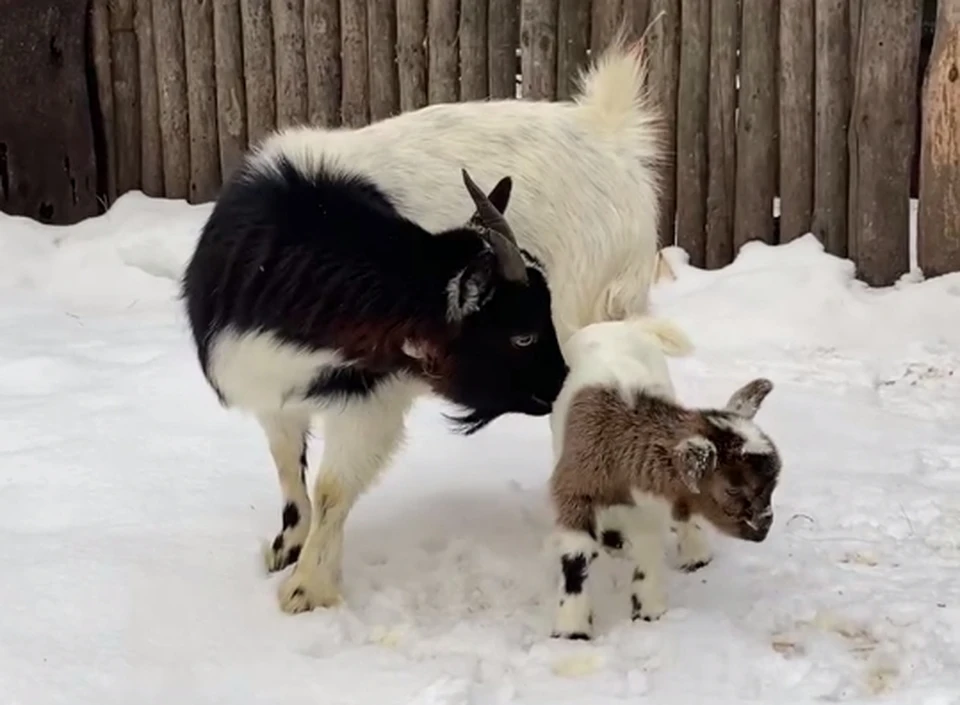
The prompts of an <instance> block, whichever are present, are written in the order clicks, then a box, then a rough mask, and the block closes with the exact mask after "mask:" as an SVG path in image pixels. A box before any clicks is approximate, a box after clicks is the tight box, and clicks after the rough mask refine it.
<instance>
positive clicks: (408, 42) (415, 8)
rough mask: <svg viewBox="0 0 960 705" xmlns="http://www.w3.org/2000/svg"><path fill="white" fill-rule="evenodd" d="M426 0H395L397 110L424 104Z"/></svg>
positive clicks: (413, 108) (405, 109) (425, 84)
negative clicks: (398, 99) (397, 68)
mask: <svg viewBox="0 0 960 705" xmlns="http://www.w3.org/2000/svg"><path fill="white" fill-rule="evenodd" d="M426 43H427V0H397V64H398V67H399V73H400V75H399V83H400V110H402V111H407V110H416V109H417V108H422V107H423V106H424V105H426V104H427V49H426Z"/></svg>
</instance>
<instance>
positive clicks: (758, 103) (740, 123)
mask: <svg viewBox="0 0 960 705" xmlns="http://www.w3.org/2000/svg"><path fill="white" fill-rule="evenodd" d="M787 1H789V0H787ZM741 7H742V13H743V14H742V24H741V30H740V101H739V110H740V116H739V119H738V120H737V187H736V188H737V199H736V208H735V211H734V222H733V244H734V247H735V248H736V249H738V250H739V248H740V247H741V246H742V245H743V244H744V243H745V242H747V241H749V240H761V241H763V242H767V243H770V244H775V243H776V233H775V231H774V229H773V199H774V197H775V196H776V193H777V191H776V189H777V166H778V163H779V160H778V158H777V157H778V152H777V127H778V122H779V119H778V114H777V75H778V74H777V53H778V52H777V36H778V34H779V24H780V12H779V0H741Z"/></svg>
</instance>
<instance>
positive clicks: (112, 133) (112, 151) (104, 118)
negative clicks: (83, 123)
mask: <svg viewBox="0 0 960 705" xmlns="http://www.w3.org/2000/svg"><path fill="white" fill-rule="evenodd" d="M108 2H109V0H93V2H92V6H91V9H90V34H91V40H92V41H91V43H92V45H93V47H92V49H93V66H94V71H95V72H96V74H97V98H98V102H99V104H100V120H101V125H102V127H103V141H104V150H105V152H106V155H105V156H106V164H105V165H104V166H103V170H104V173H105V176H106V184H105V188H106V198H107V205H109V204H111V203H113V202H114V201H115V200H117V135H116V124H117V122H116V117H115V113H116V109H115V107H114V103H113V58H112V57H111V55H110V7H109V5H108Z"/></svg>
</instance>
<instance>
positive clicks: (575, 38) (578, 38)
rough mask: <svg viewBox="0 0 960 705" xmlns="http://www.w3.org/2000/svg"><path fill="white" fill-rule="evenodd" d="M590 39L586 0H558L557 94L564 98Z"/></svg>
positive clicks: (570, 90) (573, 83) (572, 86)
mask: <svg viewBox="0 0 960 705" xmlns="http://www.w3.org/2000/svg"><path fill="white" fill-rule="evenodd" d="M589 43H590V0H561V1H560V7H559V12H558V15H557V98H559V99H560V100H567V99H569V98H570V96H572V95H573V94H574V92H575V90H576V79H577V75H578V74H579V72H580V70H581V69H582V68H584V67H585V66H586V65H587V46H588V45H589Z"/></svg>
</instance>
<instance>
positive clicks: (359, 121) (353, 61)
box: [340, 0, 370, 127]
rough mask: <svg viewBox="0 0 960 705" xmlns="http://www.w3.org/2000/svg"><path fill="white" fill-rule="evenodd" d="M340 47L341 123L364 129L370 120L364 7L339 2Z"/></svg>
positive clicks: (361, 2)
mask: <svg viewBox="0 0 960 705" xmlns="http://www.w3.org/2000/svg"><path fill="white" fill-rule="evenodd" d="M340 37H341V39H340V46H341V56H342V59H343V95H342V97H341V99H340V110H341V115H340V120H341V122H342V123H343V124H344V125H346V126H347V127H360V126H361V125H366V124H367V122H368V121H369V119H370V88H369V86H370V84H369V81H368V80H367V63H368V62H367V58H368V56H367V4H366V1H365V0H341V2H340Z"/></svg>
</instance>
